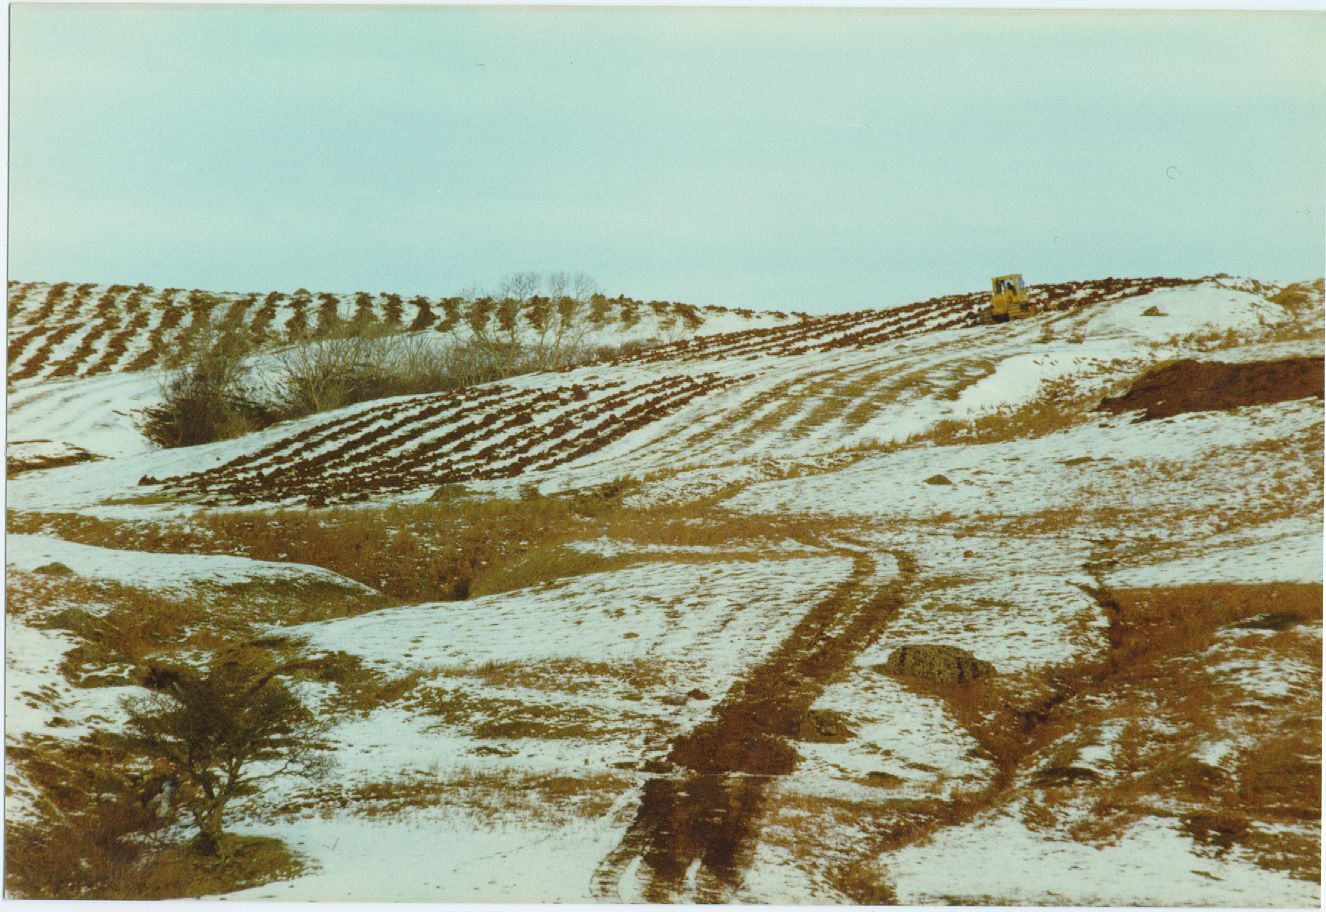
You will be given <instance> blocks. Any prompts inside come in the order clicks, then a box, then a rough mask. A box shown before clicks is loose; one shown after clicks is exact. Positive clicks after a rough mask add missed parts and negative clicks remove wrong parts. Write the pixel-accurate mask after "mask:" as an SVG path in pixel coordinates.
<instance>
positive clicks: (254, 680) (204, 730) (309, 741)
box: [125, 650, 328, 857]
mask: <svg viewBox="0 0 1326 912" xmlns="http://www.w3.org/2000/svg"><path fill="white" fill-rule="evenodd" d="M254 652H255V651H253V650H248V651H236V652H234V653H231V654H229V655H226V656H223V657H218V658H217V659H215V660H214V661H213V662H212V664H211V666H210V667H208V668H207V669H205V670H202V671H198V670H195V669H193V668H189V667H187V666H175V667H167V666H152V667H151V668H149V669H148V674H147V678H146V681H145V683H146V685H147V686H148V687H149V688H150V689H151V690H152V691H153V694H152V695H151V696H149V697H145V698H141V699H129V700H126V701H125V708H126V709H127V710H128V712H129V721H128V738H129V741H130V743H131V744H133V745H134V746H136V747H138V748H140V749H142V750H143V751H144V752H145V753H147V754H149V755H151V756H153V757H157V758H159V759H161V760H164V761H165V762H166V763H167V764H169V765H170V767H171V768H172V769H173V770H174V771H175V773H176V775H177V776H178V777H179V780H180V786H181V788H180V797H181V802H182V804H183V805H184V806H185V807H186V808H187V809H188V811H189V812H190V814H191V815H192V817H193V822H194V825H195V826H196V827H197V828H198V835H197V837H196V838H195V840H194V846H195V849H196V850H197V851H198V852H199V853H200V854H205V855H216V854H221V855H222V856H223V857H224V855H225V845H224V839H223V836H224V817H225V811H226V806H227V805H228V804H229V803H230V802H231V801H232V800H234V799H235V798H237V797H240V796H242V795H250V794H254V793H255V792H256V791H257V790H258V788H259V785H260V783H262V782H264V781H266V780H269V779H273V778H275V777H277V776H283V775H289V774H295V775H301V776H306V777H317V776H320V775H321V774H322V773H323V772H324V771H325V770H326V768H327V766H328V762H327V760H326V755H325V754H324V753H323V750H324V749H325V748H326V745H325V744H324V743H323V742H322V740H321V737H320V736H321V735H322V733H323V732H324V731H325V728H326V726H325V725H324V724H323V723H321V722H319V721H318V719H317V718H316V717H315V716H314V715H313V713H312V712H310V711H309V709H308V708H307V707H305V706H304V704H303V703H302V702H300V700H299V698H298V697H297V696H296V695H295V694H294V693H293V692H291V690H290V688H289V687H288V686H287V685H286V683H285V682H284V681H283V680H281V676H282V675H284V674H289V673H290V671H291V670H292V669H293V667H294V666H290V665H287V666H280V665H276V664H274V663H273V662H272V660H271V659H270V658H269V657H268V656H266V654H263V653H258V654H256V655H255V654H254Z"/></svg>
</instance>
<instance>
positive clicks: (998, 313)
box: [990, 272, 1036, 323]
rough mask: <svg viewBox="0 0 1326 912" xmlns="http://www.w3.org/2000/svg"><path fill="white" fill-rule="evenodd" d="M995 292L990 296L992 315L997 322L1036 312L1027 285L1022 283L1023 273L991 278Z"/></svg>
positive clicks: (1004, 321)
mask: <svg viewBox="0 0 1326 912" xmlns="http://www.w3.org/2000/svg"><path fill="white" fill-rule="evenodd" d="M990 282H991V284H992V285H993V293H992V295H991V297H990V316H991V317H992V318H993V319H994V322H996V323H1006V322H1008V321H1009V320H1016V319H1018V318H1019V317H1025V316H1028V315H1029V314H1034V313H1035V312H1036V305H1035V304H1033V303H1032V302H1031V297H1030V296H1029V295H1028V294H1027V286H1026V285H1024V284H1022V274H1021V273H1019V272H1015V273H1011V274H1010V275H1002V276H995V277H994V278H993V279H991V280H990Z"/></svg>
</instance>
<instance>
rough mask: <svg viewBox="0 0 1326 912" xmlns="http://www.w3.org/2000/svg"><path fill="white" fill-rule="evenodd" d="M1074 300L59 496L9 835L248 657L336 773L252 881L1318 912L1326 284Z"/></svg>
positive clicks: (266, 827)
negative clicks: (258, 651) (180, 676)
mask: <svg viewBox="0 0 1326 912" xmlns="http://www.w3.org/2000/svg"><path fill="white" fill-rule="evenodd" d="M37 291H38V290H32V289H30V290H29V291H28V292H27V293H26V295H27V297H26V298H25V299H24V300H25V301H29V302H30V301H33V300H35V299H37V298H38V297H40V294H38V293H37ZM1036 291H1037V295H1038V297H1039V299H1040V302H1041V304H1042V306H1043V308H1044V311H1043V312H1042V313H1040V314H1038V315H1036V316H1034V317H1032V318H1029V319H1027V320H1022V321H1017V322H1014V323H1011V324H1001V325H984V324H982V323H981V320H980V309H981V303H982V299H981V296H978V295H955V296H950V297H947V298H936V299H932V300H930V301H926V302H920V303H918V304H916V305H912V306H910V307H906V308H900V309H896V310H888V311H883V310H881V311H862V312H858V313H853V314H845V315H841V316H835V317H819V318H787V319H786V320H776V319H775V320H770V321H767V322H765V323H763V324H761V323H760V322H759V321H755V323H756V325H751V326H746V327H744V328H740V329H738V330H734V331H714V332H703V331H701V332H695V333H691V334H688V335H686V336H685V337H681V338H678V339H676V340H674V341H672V342H670V343H668V344H665V345H661V346H658V347H653V348H649V349H647V350H643V351H639V352H635V353H632V354H629V355H624V356H620V357H615V358H609V359H604V360H601V361H597V362H595V363H590V364H585V365H582V366H579V367H574V368H572V369H568V370H561V371H549V372H544V373H536V374H529V375H524V376H519V377H512V378H508V379H506V380H503V381H500V382H497V383H493V384H484V385H480V386H475V387H470V388H467V389H463V390H459V391H454V392H447V393H437V394H427V395H421V396H408V397H400V398H396V399H390V400H381V401H376V402H367V403H362V404H360V405H356V406H352V407H349V408H347V409H343V410H339V411H336V412H331V413H325V414H321V415H315V416H312V417H309V418H307V419H301V420H299V421H295V422H287V423H283V424H280V425H276V426H273V427H270V428H267V429H266V430H263V431H260V432H258V433H255V434H251V435H247V436H245V437H242V438H238V439H235V440H230V441H224V442H219V443H215V444H208V445H205V446H200V447H191V448H188V449H184V450H173V451H161V450H153V449H151V448H148V447H142V448H137V449H134V448H129V447H125V448H123V449H122V450H121V451H118V452H112V451H109V450H104V451H102V452H100V453H99V455H102V456H106V457H113V458H104V459H99V460H95V461H84V462H79V463H77V464H71V465H64V466H57V467H52V468H45V469H38V468H34V469H32V470H30V471H27V472H25V473H23V474H21V475H19V476H18V477H17V478H14V479H13V480H12V481H10V483H9V486H8V498H9V505H10V516H9V522H10V532H11V535H10V538H9V556H8V558H7V560H8V562H9V567H8V569H9V573H10V576H11V586H12V588H13V595H12V596H11V609H10V611H9V613H8V615H7V618H6V629H7V636H8V638H9V640H8V641H9V643H10V644H11V645H10V649H9V655H8V656H7V661H8V668H9V671H10V674H9V677H8V682H9V683H8V691H7V694H6V700H7V706H8V707H9V709H10V713H9V716H8V717H9V720H10V721H9V724H8V728H7V731H6V737H7V739H8V743H9V744H10V745H11V748H15V749H17V759H16V760H13V761H11V766H10V769H9V770H8V775H9V781H10V784H11V787H12V789H13V791H14V796H15V798H14V800H13V801H12V802H11V803H10V804H9V805H7V811H6V813H7V814H8V815H9V816H10V819H16V820H20V821H28V822H30V823H31V824H32V825H33V826H36V827H43V826H44V827H48V828H50V829H51V830H52V831H55V830H57V829H58V826H59V822H58V821H56V820H53V819H51V818H49V817H47V816H43V814H44V812H43V807H45V806H46V805H43V800H47V801H49V796H48V795H47V792H46V791H45V790H46V789H47V788H48V786H47V785H46V784H44V783H45V779H44V778H43V776H42V775H41V773H40V771H41V770H43V769H48V768H49V767H50V766H51V765H57V766H60V767H61V768H66V769H75V768H77V764H78V763H80V762H84V761H82V760H81V759H80V758H81V757H83V756H84V753H85V750H84V751H82V752H80V750H79V746H80V745H84V746H85V745H86V744H87V743H88V739H95V737H96V732H97V731H105V730H113V729H115V728H116V727H118V726H120V725H122V724H123V717H122V713H121V710H120V708H119V704H118V702H117V700H118V698H119V697H120V696H121V695H123V694H132V693H135V692H141V691H142V683H143V676H142V674H141V673H140V672H139V671H138V670H136V669H140V668H141V667H143V666H144V664H145V663H147V662H149V661H153V660H157V659H160V658H161V657H171V658H172V659H174V660H178V661H188V662H195V663H204V662H206V661H207V660H208V657H209V656H212V655H219V654H221V653H223V652H224V649H225V648H226V646H227V644H228V643H229V644H233V643H234V642H238V641H241V640H242V641H244V642H251V643H258V644H266V645H265V646H264V647H263V648H269V649H274V650H277V651H278V652H280V654H281V655H283V656H297V657H298V663H297V664H298V665H299V667H300V668H302V669H303V670H302V671H300V672H298V673H295V672H291V674H292V678H293V679H295V680H297V681H298V685H297V686H298V688H299V693H300V695H301V697H302V698H303V700H304V701H305V703H306V705H308V706H310V707H313V708H315V710H316V711H317V713H318V714H319V715H320V716H322V717H323V718H324V719H326V720H327V721H328V722H329V723H330V724H331V725H333V726H334V727H333V728H332V730H331V738H332V739H333V740H334V742H335V749H334V752H333V755H334V758H335V760H336V763H337V766H336V770H335V773H334V775H333V776H331V777H329V778H327V779H324V780H322V781H318V782H309V781H305V780H300V779H296V778H292V777H289V778H285V779H277V780H274V781H273V783H272V784H271V785H270V787H268V788H265V789H263V790H262V791H261V792H260V793H259V794H256V795H253V796H251V797H248V798H245V799H243V801H242V802H239V803H237V804H236V807H235V811H234V815H233V819H232V820H231V821H230V822H229V828H230V829H231V830H233V831H234V832H236V833H242V834H246V835H265V836H271V837H274V838H277V839H280V840H282V841H284V842H285V843H286V844H287V845H288V846H289V847H290V848H292V849H294V850H295V851H296V852H298V853H300V854H301V855H302V856H303V869H302V871H300V872H298V873H294V872H287V873H286V874H284V875H283V876H281V877H280V878H278V879H276V880H275V881H274V882H270V883H266V884H263V885H259V886H254V887H251V888H249V889H248V890H245V891H239V892H234V893H231V894H229V895H230V896H231V897H232V898H236V899H258V898H277V899H290V900H306V899H322V900H331V899H359V900H439V901H447V900H449V901H464V900H475V901H495V900H502V901H610V902H620V901H627V902H636V901H657V902H671V901H687V902H699V901H705V902H707V901H724V902H777V903H800V902H810V903H841V902H857V903H862V902H870V903H880V902H901V903H923V904H930V903H953V902H957V903H963V904H970V903H1024V904H1066V905H1078V904H1083V905H1085V904H1110V905H1129V904H1138V905H1156V904H1159V905H1187V904H1203V905H1225V906H1301V905H1308V904H1315V903H1317V902H1318V901H1319V899H1320V891H1319V877H1320V870H1319V858H1320V798H1319V796H1320V781H1321V780H1320V776H1321V740H1320V739H1321V734H1320V701H1321V671H1322V669H1321V648H1322V645H1321V630H1322V626H1321V623H1322V621H1321V602H1322V589H1321V583H1322V562H1321V555H1322V513H1323V492H1322V473H1321V465H1322V457H1323V432H1324V425H1323V415H1322V360H1321V353H1322V347H1323V333H1322V330H1323V300H1322V299H1323V295H1322V283H1321V282H1320V281H1318V282H1316V283H1315V284H1295V285H1285V284H1278V283H1266V282H1259V281H1254V280H1246V279H1234V278H1230V277H1225V276H1221V277H1214V278H1210V279H1205V280H1201V281H1188V280H1165V279H1139V280H1118V279H1109V280H1100V281H1093V282H1080V283H1070V284H1065V285H1061V286H1052V287H1043V288H1040V289H1037V290H1036ZM42 306H44V305H42ZM32 307H33V305H32V304H31V303H22V302H21V303H20V307H19V310H18V312H19V313H20V314H23V313H27V312H28V311H29V310H30V309H31V308H32ZM11 312H13V310H12V305H11ZM30 317H32V318H34V319H35V314H30ZM272 322H273V324H274V321H272ZM32 325H33V326H35V325H36V324H35V322H34V323H32ZM705 326H706V327H707V328H713V329H717V325H715V326H713V327H710V326H709V324H708V323H706V324H705ZM20 329H21V331H23V332H27V331H30V330H22V324H20ZM107 335H111V336H112V338H113V334H110V333H109V332H107V333H103V334H102V338H105V337H106V336H107ZM15 338H16V337H15V336H14V335H13V330H12V329H11V346H12V344H13V341H14V339H15ZM33 338H34V339H35V338H36V336H34V337H33ZM25 344H30V343H25ZM108 344H109V343H108ZM92 347H93V350H95V349H96V344H95V343H94V344H93V346H92ZM52 351H54V346H53V347H52ZM52 357H55V356H54V355H49V356H48V360H49V359H50V358H52ZM65 357H66V360H67V358H68V357H69V356H65ZM21 363H26V362H21ZM48 374H49V372H46V373H43V372H40V371H38V372H34V373H32V374H31V375H30V377H29V378H27V379H21V380H20V382H19V385H18V387H17V389H18V391H19V397H18V398H17V399H16V402H17V405H16V407H15V410H13V411H11V415H10V425H11V426H10V435H11V438H16V439H19V440H22V439H29V438H30V437H42V436H46V437H48V438H49V439H51V440H53V441H59V440H61V439H63V440H64V441H66V442H67V443H68V444H78V440H77V439H73V438H72V436H71V437H65V438H60V437H59V436H58V434H52V433H47V432H46V430H45V429H47V428H50V427H52V426H53V425H51V424H49V422H54V421H57V420H58V418H57V417H56V416H57V415H58V414H60V413H69V412H71V411H76V410H78V409H79V408H82V407H84V406H85V405H86V407H87V408H88V409H89V411H90V412H97V411H101V410H104V409H105V408H107V407H108V405H109V404H110V403H112V402H115V401H117V399H116V396H117V395H119V394H118V393H117V392H116V391H115V390H114V389H111V388H108V387H107V388H103V387H100V386H97V385H96V384H98V383H106V382H109V380H108V378H107V377H102V376H101V375H99V374H98V375H95V376H92V377H90V378H88V379H86V380H85V379H78V378H75V379H74V380H68V379H64V380H60V379H54V380H51V379H42V378H46V377H48ZM11 376H12V375H11ZM109 376H112V377H113V376H115V374H114V372H111V373H110V374H109ZM99 377H100V379H99ZM38 381H39V382H38ZM61 384H63V385H61ZM78 384H86V386H85V387H79V386H78ZM82 389H85V390H86V391H87V392H86V394H85V395H86V398H82V397H83V395H84V394H81V393H80V392H79V390H82ZM28 391H31V395H32V396H33V397H35V396H37V395H42V396H45V397H46V398H45V399H44V400H38V399H35V398H32V399H23V398H22V396H23V395H24V394H25V393H28ZM61 397H66V398H61ZM41 401H45V402H46V404H47V407H50V406H51V404H52V403H58V404H57V405H55V406H54V408H53V409H52V414H51V415H50V416H49V417H41V418H38V417H37V416H38V415H39V413H40V412H41V411H42V410H39V409H38V408H36V407H35V406H34V407H33V408H31V409H28V408H25V403H26V402H33V403H38V402H41ZM43 421H44V422H48V424H42V423H41V422H43ZM39 431H40V433H39ZM80 445H82V444H80ZM88 448H89V449H91V447H90V446H89V447H88ZM185 555H187V557H185ZM161 562H167V563H161ZM55 564H58V565H59V566H60V567H62V568H63V569H54V570H53V569H52V567H53V565H55ZM181 587H183V588H181ZM182 591H185V592H187V593H188V594H187V597H186V596H181V595H180V592H182ZM145 617H150V618H151V623H150V624H147V623H143V624H133V623H130V622H131V620H132V619H134V618H145ZM90 619H92V620H90ZM130 627H132V628H133V630H132V631H129V630H127V628H130ZM292 667H294V666H293V665H292ZM310 669H312V670H310ZM118 762H123V763H125V764H127V765H129V766H132V764H133V763H134V762H135V760H134V758H133V757H124V758H119V760H118ZM438 859H442V861H439V860H438Z"/></svg>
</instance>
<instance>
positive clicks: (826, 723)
mask: <svg viewBox="0 0 1326 912" xmlns="http://www.w3.org/2000/svg"><path fill="white" fill-rule="evenodd" d="M855 735H856V733H855V732H853V731H852V728H851V726H849V725H848V724H847V717H846V716H844V715H843V714H842V713H838V712H834V711H833V710H831V709H812V710H811V711H810V712H808V713H806V715H805V717H804V718H803V719H802V720H801V722H800V723H799V725H798V727H797V735H796V738H797V740H798V741H809V742H811V743H817V744H845V743H846V742H848V741H850V740H851V739H852V738H853V737H855Z"/></svg>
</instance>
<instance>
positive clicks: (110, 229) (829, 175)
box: [8, 5, 1326, 312]
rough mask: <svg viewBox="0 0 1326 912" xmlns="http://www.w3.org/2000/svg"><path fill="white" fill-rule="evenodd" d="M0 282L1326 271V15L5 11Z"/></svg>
mask: <svg viewBox="0 0 1326 912" xmlns="http://www.w3.org/2000/svg"><path fill="white" fill-rule="evenodd" d="M10 41H11V58H10V65H11V69H10V148H9V155H10V158H9V164H10V172H9V179H10V185H9V194H10V196H9V202H10V209H9V249H8V256H9V263H8V267H9V276H10V278H14V279H20V280H34V281H60V280H64V281H91V282H125V283H134V282H139V281H142V282H146V283H148V284H151V285H156V286H165V285H173V286H182V287H200V288H207V289H211V290H218V291H221V290H235V291H266V290H272V289H277V290H286V291H290V290H293V289H295V288H297V287H306V288H309V289H312V290H315V291H316V290H333V291H355V290H368V291H393V292H398V293H402V294H417V293H422V294H430V295H444V294H452V293H456V292H458V291H461V290H463V289H467V288H476V287H477V288H495V287H496V286H497V285H498V284H499V283H500V281H501V280H502V278H503V277H504V276H506V275H507V274H509V273H511V272H513V271H517V270H566V271H569V272H584V273H588V274H589V275H591V276H593V277H595V278H596V279H597V280H598V282H599V284H600V286H601V287H602V289H603V290H604V291H606V292H607V293H609V294H616V293H625V294H629V295H632V296H635V297H639V298H645V299H651V298H659V299H670V300H680V301H687V302H691V303H695V304H721V305H727V306H732V307H754V308H778V309H794V310H806V311H811V312H835V311H841V310H847V309H852V308H858V307H867V306H888V305H892V304H900V303H905V302H907V301H912V300H917V299H920V298H926V297H930V296H932V295H939V294H947V293H952V292H960V291H970V290H976V289H981V288H988V286H989V279H990V277H991V276H993V275H996V274H1002V273H1006V272H1021V273H1023V274H1024V275H1025V276H1026V279H1027V281H1028V282H1029V283H1037V282H1051V281H1062V280H1069V279H1086V278H1096V277H1101V276H1106V275H1115V276H1142V275H1148V276H1149V275H1161V274H1163V275H1179V276H1200V275H1208V274H1212V273H1216V272H1229V273H1233V274H1236V275H1252V276H1257V277H1262V278H1272V279H1274V278H1293V279H1301V278H1309V277H1316V276H1320V275H1322V273H1323V271H1326V267H1324V266H1323V258H1324V257H1326V253H1324V251H1326V211H1324V210H1326V65H1323V61H1326V15H1324V14H1322V13H1272V14H1240V13H1195V12H1182V13H1179V12H1171V13H1165V12H1140V13H1139V12H1133V13H1122V12H1085V11H1072V12H1060V13H1052V12H1012V11H983V12H974V11H946V12H941V11H928V12H926V11H912V12H904V11H888V10H788V9H762V10H757V9H726V10H717V9H694V8H691V9H682V8H674V9H666V8H663V9H660V8H653V9H640V8H637V9H612V8H606V9H605V8H597V9H586V8H581V9H566V8H542V9H538V8H526V9H520V8H516V9H513V8H491V7H490V8H437V7H394V8H371V7H370V8H364V7H340V8H335V7H253V6H249V7H200V6H193V7H141V6H125V7H105V6H101V7H97V6H68V5H61V6H37V5H16V6H12V7H11V21H10Z"/></svg>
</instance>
